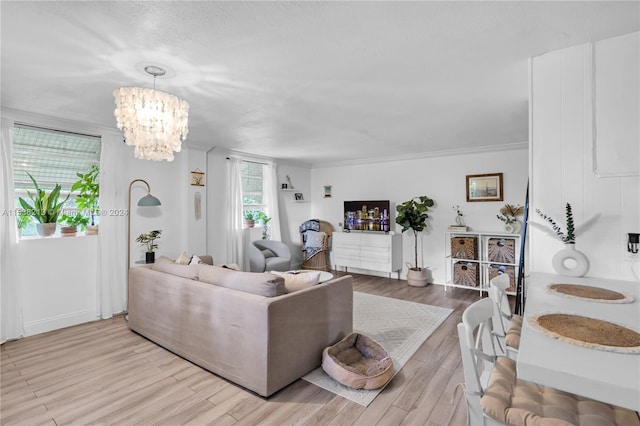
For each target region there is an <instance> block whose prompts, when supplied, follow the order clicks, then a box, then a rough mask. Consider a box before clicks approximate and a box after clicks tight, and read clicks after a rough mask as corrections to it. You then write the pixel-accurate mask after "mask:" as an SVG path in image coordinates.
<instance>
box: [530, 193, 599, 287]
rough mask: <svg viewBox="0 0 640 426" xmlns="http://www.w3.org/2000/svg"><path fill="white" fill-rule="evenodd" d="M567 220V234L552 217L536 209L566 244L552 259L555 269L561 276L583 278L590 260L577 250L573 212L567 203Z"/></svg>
mask: <svg viewBox="0 0 640 426" xmlns="http://www.w3.org/2000/svg"><path fill="white" fill-rule="evenodd" d="M565 212H566V219H567V232H566V234H565V233H564V232H563V231H562V228H561V227H560V225H558V224H557V223H556V222H555V221H554V220H553V219H552V218H551V216H547V215H546V214H544V213H542V212H541V211H540V209H536V213H538V215H539V216H540V217H541V218H542V219H544V220H545V221H546V222H548V223H549V224H551V228H553V230H554V232H555V233H556V235H557V236H558V237H560V240H561V241H562V242H563V243H565V248H564V249H562V250H560V251H559V252H558V253H556V254H555V255H554V256H553V258H552V259H551V264H552V265H553V269H555V271H556V272H557V273H558V274H560V275H566V276H570V277H582V276H584V275H585V274H586V273H587V271H588V270H589V259H588V258H587V256H586V255H585V254H584V253H582V252H581V251H579V250H576V247H575V243H576V235H575V227H574V224H573V211H572V210H571V204H569V203H567V204H566V206H565Z"/></svg>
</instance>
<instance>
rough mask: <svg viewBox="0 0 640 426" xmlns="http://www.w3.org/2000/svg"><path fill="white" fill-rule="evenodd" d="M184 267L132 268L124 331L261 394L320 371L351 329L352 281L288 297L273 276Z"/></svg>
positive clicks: (281, 282)
mask: <svg viewBox="0 0 640 426" xmlns="http://www.w3.org/2000/svg"><path fill="white" fill-rule="evenodd" d="M165 266H170V265H165ZM176 266H178V265H176ZM180 266H183V265H180ZM184 266H185V267H186V268H176V267H173V266H170V267H168V268H164V269H163V268H160V266H148V265H146V266H143V267H136V268H132V269H131V270H130V271H129V328H130V329H131V330H133V331H135V332H137V333H139V334H141V335H143V336H145V337H146V338H148V339H150V340H152V341H153V342H155V343H157V344H159V345H161V346H163V347H165V348H166V349H168V350H170V351H172V352H174V353H176V354H177V355H180V356H181V357H183V358H186V359H188V360H189V361H191V362H193V363H195V364H197V365H199V366H201V367H203V368H205V369H207V370H209V371H211V372H213V373H215V374H217V375H219V376H222V377H224V378H226V379H228V380H230V381H232V382H234V383H237V384H238V385H241V386H243V387H245V388H247V389H249V390H252V391H254V392H256V393H258V394H259V395H262V396H265V397H267V396H269V395H271V394H273V393H274V392H276V391H278V390H280V389H282V388H283V387H285V386H287V385H288V384H290V383H292V382H293V381H295V380H297V379H298V378H300V377H302V376H303V375H305V374H306V373H308V372H309V371H311V370H313V369H314V368H316V367H318V366H319V365H320V364H321V361H322V350H323V349H324V348H325V347H326V346H329V345H332V344H334V343H336V342H337V341H339V340H340V339H342V338H343V337H345V336H346V335H348V334H349V333H350V332H351V331H352V324H353V289H352V277H351V276H344V277H340V278H337V279H333V280H331V281H328V282H326V283H321V284H317V285H315V286H312V287H309V288H306V289H303V290H300V291H296V292H293V293H285V291H286V290H285V288H284V280H283V279H282V278H281V277H277V276H275V275H272V274H268V273H250V272H239V271H231V270H228V269H224V268H220V267H216V266H209V265H197V266H195V267H194V265H191V266H188V267H187V265H184ZM154 268H157V269H160V270H167V271H168V272H169V273H168V272H160V270H154ZM181 271H184V272H185V273H184V274H183V273H181ZM196 271H197V272H196ZM176 274H177V275H176ZM180 275H183V276H180ZM196 275H197V276H196ZM185 277H186V278H185ZM254 293H261V294H275V296H273V297H267V296H265V295H259V294H254Z"/></svg>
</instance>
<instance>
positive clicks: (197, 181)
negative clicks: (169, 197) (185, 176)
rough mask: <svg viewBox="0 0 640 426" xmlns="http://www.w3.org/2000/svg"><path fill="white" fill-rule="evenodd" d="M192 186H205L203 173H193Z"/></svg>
mask: <svg viewBox="0 0 640 426" xmlns="http://www.w3.org/2000/svg"><path fill="white" fill-rule="evenodd" d="M191 186H204V173H203V172H191Z"/></svg>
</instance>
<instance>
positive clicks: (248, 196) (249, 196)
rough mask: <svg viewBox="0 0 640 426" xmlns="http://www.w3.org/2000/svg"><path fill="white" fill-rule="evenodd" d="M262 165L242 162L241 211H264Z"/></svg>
mask: <svg viewBox="0 0 640 426" xmlns="http://www.w3.org/2000/svg"><path fill="white" fill-rule="evenodd" d="M264 166H265V165H264V164H261V163H254V162H251V161H243V162H242V211H243V212H247V211H251V212H259V211H264V209H265V205H264Z"/></svg>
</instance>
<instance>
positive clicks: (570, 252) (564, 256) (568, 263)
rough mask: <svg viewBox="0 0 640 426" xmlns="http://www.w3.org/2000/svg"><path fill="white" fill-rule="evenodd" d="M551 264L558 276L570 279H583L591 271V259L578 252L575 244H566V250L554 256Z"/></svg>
mask: <svg viewBox="0 0 640 426" xmlns="http://www.w3.org/2000/svg"><path fill="white" fill-rule="evenodd" d="M551 264H552V265H553V269H555V271H556V272H557V273H558V274H560V275H565V276H568V277H582V276H584V275H585V274H586V273H587V271H588V270H589V259H587V256H586V255H585V254H584V253H583V252H581V251H579V250H576V245H575V243H566V244H565V247H564V249H562V250H560V251H559V252H557V253H556V254H555V255H554V256H553V259H551Z"/></svg>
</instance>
